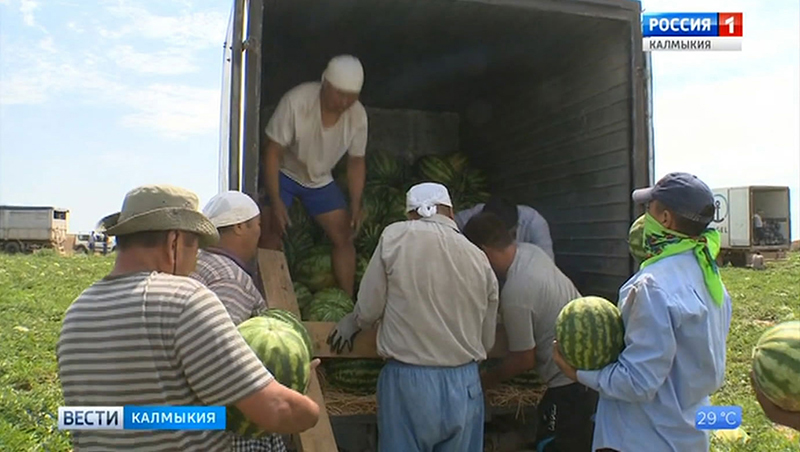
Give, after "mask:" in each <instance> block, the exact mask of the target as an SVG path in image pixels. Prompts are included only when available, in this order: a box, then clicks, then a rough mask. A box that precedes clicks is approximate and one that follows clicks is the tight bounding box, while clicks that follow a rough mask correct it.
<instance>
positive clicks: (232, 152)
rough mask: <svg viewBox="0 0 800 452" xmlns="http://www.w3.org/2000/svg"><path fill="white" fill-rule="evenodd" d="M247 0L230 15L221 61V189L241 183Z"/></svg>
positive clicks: (236, 4) (239, 2)
mask: <svg viewBox="0 0 800 452" xmlns="http://www.w3.org/2000/svg"><path fill="white" fill-rule="evenodd" d="M244 4H245V0H235V1H234V2H233V7H232V10H231V15H230V18H229V19H228V31H227V33H226V35H225V47H224V51H223V62H222V98H221V101H220V133H219V137H220V142H219V185H218V189H219V191H220V192H223V191H226V190H239V187H240V185H241V176H240V174H241V154H242V153H241V136H242V133H241V130H242V123H241V117H242V114H241V112H242V42H243V40H244V39H243V35H242V27H243V26H244V14H243V13H244Z"/></svg>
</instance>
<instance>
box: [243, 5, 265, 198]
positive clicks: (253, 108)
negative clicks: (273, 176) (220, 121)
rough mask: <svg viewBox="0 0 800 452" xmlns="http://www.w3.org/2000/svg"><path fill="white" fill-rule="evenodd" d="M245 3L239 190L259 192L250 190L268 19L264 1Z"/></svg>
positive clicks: (254, 182)
mask: <svg viewBox="0 0 800 452" xmlns="http://www.w3.org/2000/svg"><path fill="white" fill-rule="evenodd" d="M238 1H241V2H242V4H243V11H244V17H243V27H242V30H243V31H244V36H245V39H244V42H243V44H242V51H243V52H242V71H243V75H244V81H243V88H244V89H243V90H242V110H241V111H242V112H243V113H244V112H247V114H243V116H242V121H241V122H242V129H241V130H242V140H241V143H242V147H241V149H242V152H243V154H242V156H243V158H242V159H241V169H242V171H241V175H242V178H241V185H240V187H237V190H242V191H244V192H246V193H253V194H254V193H256V191H257V190H249V189H248V188H250V187H257V184H258V167H259V164H258V162H259V156H260V155H261V152H260V150H259V144H260V140H259V132H260V130H261V129H262V127H261V83H262V81H261V64H262V62H261V46H262V41H263V38H262V33H263V31H262V28H263V25H262V24H263V22H264V2H263V0H238Z"/></svg>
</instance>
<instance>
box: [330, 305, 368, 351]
mask: <svg viewBox="0 0 800 452" xmlns="http://www.w3.org/2000/svg"><path fill="white" fill-rule="evenodd" d="M359 331H361V328H359V327H358V323H357V322H356V314H355V313H354V312H351V313H350V314H347V315H346V316H344V317H342V320H339V323H337V324H336V326H335V327H334V328H333V331H331V334H330V335H328V341H327V342H328V345H330V346H331V350H333V351H334V352H336V353H337V354H339V353H342V351H343V350H344V347H345V346H348V348H349V350H350V351H351V352H352V351H353V339H354V338H355V337H356V334H358V332H359Z"/></svg>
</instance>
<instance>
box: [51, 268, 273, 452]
mask: <svg viewBox="0 0 800 452" xmlns="http://www.w3.org/2000/svg"><path fill="white" fill-rule="evenodd" d="M56 353H57V356H58V371H59V378H60V380H61V386H62V389H63V392H64V400H65V405H72V406H123V405H208V406H210V405H232V404H234V403H235V402H237V401H239V400H241V399H242V398H244V397H246V396H248V395H250V394H252V393H254V392H255V391H257V390H259V389H261V388H263V387H264V386H266V385H267V384H268V383H270V382H271V381H272V379H273V377H272V375H271V374H270V373H269V371H267V370H266V368H264V366H263V365H262V364H261V362H260V361H259V360H258V358H257V357H256V356H255V354H254V353H253V352H252V350H251V349H250V347H248V345H247V343H245V341H244V339H242V337H241V335H240V334H239V333H238V331H237V330H236V327H235V326H234V324H233V322H232V321H231V318H230V316H229V315H228V313H227V311H226V310H225V306H223V305H222V303H221V302H220V301H219V299H218V298H217V296H216V295H214V294H213V293H212V292H211V291H210V290H208V289H207V288H206V287H204V286H203V285H202V284H201V283H199V282H197V281H195V280H193V279H191V278H188V277H180V276H173V275H169V274H165V273H158V272H140V273H132V274H127V275H122V276H115V277H107V278H104V279H102V280H100V281H98V282H96V283H95V284H93V285H92V286H91V287H89V288H88V289H86V290H85V291H84V292H83V293H82V294H81V295H80V296H78V298H77V299H76V300H75V301H74V302H73V303H72V305H71V306H70V307H69V309H67V312H66V316H65V318H64V323H63V325H62V328H61V335H60V337H59V340H58V345H57V349H56ZM72 436H73V445H74V448H75V449H76V450H80V451H82V452H83V451H89V452H90V451H111V450H114V451H149V452H158V451H176V450H181V451H208V452H214V451H229V450H230V448H231V443H230V437H229V436H228V435H227V434H226V433H225V432H224V431H220V430H217V431H203V430H180V431H167V430H162V431H159V430H154V431H146V430H140V431H137V430H84V431H74V432H72Z"/></svg>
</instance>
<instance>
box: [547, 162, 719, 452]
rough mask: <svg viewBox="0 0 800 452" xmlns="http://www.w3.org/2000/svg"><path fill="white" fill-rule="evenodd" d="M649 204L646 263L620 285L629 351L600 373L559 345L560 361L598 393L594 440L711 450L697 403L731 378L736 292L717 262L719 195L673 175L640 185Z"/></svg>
mask: <svg viewBox="0 0 800 452" xmlns="http://www.w3.org/2000/svg"><path fill="white" fill-rule="evenodd" d="M632 196H633V201H634V202H636V203H638V204H644V205H646V206H647V213H646V214H645V219H644V230H643V237H642V238H641V239H635V240H631V243H632V244H635V245H636V246H639V243H641V246H643V247H644V254H645V255H644V261H643V262H642V263H641V264H640V269H639V271H638V272H637V273H636V274H635V275H633V276H632V277H631V278H630V279H629V280H628V281H627V282H626V283H625V284H624V285H623V286H622V288H621V289H620V291H619V300H620V301H619V307H620V310H621V312H622V319H623V321H624V323H625V348H624V349H623V351H622V353H621V354H620V356H619V358H618V359H617V361H615V362H614V363H612V364H609V365H608V366H606V367H604V368H603V369H600V370H594V371H586V370H578V371H576V370H575V369H574V368H572V367H571V366H570V365H569V364H567V363H566V361H564V359H563V358H562V357H561V355H560V354H559V352H558V346H557V344H554V352H553V355H554V356H553V359H555V361H556V363H557V364H558V366H559V367H560V368H561V370H562V371H563V372H564V374H566V375H567V376H568V377H570V378H571V379H573V380H576V381H579V382H580V383H582V384H584V385H586V386H588V387H590V388H593V389H595V390H596V391H598V392H599V393H600V399H599V401H598V403H597V414H596V418H595V430H594V442H593V445H592V447H593V448H594V449H595V450H601V451H617V452H628V451H641V450H646V451H648V452H673V451H684V450H685V451H690V450H691V451H698V452H700V451H708V448H709V439H708V432H707V431H704V430H698V429H696V428H695V415H696V413H697V409H698V408H700V407H702V406H706V405H709V404H710V400H709V396H710V394H711V393H713V392H714V391H716V390H717V389H719V388H720V387H721V386H722V383H723V381H724V379H725V354H726V347H725V343H726V340H727V337H728V329H729V327H730V321H731V299H730V297H729V296H728V293H727V291H726V290H725V285H724V284H723V283H722V279H721V278H720V274H719V269H718V268H717V265H716V261H715V259H716V257H717V253H719V249H720V236H719V232H718V231H717V230H715V229H714V228H709V227H708V225H709V224H710V223H711V221H712V219H713V217H714V210H715V206H714V194H713V193H712V191H711V189H709V188H708V186H707V185H706V184H704V183H703V182H702V181H701V180H700V179H698V178H697V177H695V176H693V175H691V174H687V173H670V174H667V175H666V176H664V177H663V178H661V180H659V181H658V182H657V183H656V184H655V186H654V187H650V188H643V189H640V190H635V191H634V192H633V195H632Z"/></svg>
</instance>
